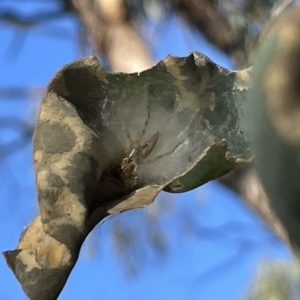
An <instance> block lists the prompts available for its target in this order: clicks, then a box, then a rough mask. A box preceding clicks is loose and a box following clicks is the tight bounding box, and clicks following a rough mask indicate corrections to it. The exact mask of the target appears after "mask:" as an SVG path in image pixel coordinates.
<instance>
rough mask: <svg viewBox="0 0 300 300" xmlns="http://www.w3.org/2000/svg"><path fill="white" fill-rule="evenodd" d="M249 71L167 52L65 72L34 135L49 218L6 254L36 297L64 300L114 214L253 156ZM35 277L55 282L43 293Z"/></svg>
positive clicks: (44, 214) (84, 64) (90, 61)
mask: <svg viewBox="0 0 300 300" xmlns="http://www.w3.org/2000/svg"><path fill="white" fill-rule="evenodd" d="M247 74H248V71H240V72H230V71H228V70H226V69H223V68H221V67H219V66H217V65H216V64H214V63H213V62H212V61H210V60H209V59H208V58H207V57H205V56H203V55H201V54H199V53H196V52H193V53H191V54H190V55H189V56H188V57H185V58H179V57H174V56H168V57H167V58H165V59H164V60H163V61H161V62H159V63H158V64H157V65H156V66H154V67H153V68H152V69H149V70H146V71H144V72H141V73H134V74H122V73H118V74H112V73H108V72H106V71H104V70H103V69H102V68H101V66H100V64H99V62H98V60H97V59H96V58H95V57H88V58H85V59H81V60H78V61H75V62H72V63H70V64H68V65H66V66H64V67H63V68H62V69H60V70H59V71H58V72H57V73H56V75H55V76H54V77H53V79H52V80H51V82H50V83H49V85H48V88H47V91H46V93H45V96H44V99H43V101H42V103H41V108H40V114H39V119H38V122H37V125H36V129H35V134H34V140H33V148H34V164H35V169H36V183H37V192H38V200H39V207H40V218H39V219H38V220H39V221H34V222H33V223H31V224H30V225H29V228H32V226H33V227H36V229H35V230H32V229H30V230H28V229H27V230H26V231H25V232H24V234H23V236H22V238H21V241H20V244H19V247H18V250H14V251H10V252H9V253H8V252H6V258H7V260H8V262H9V265H10V266H11V268H12V269H13V271H14V272H15V274H16V276H17V278H18V279H19V280H20V281H21V283H22V285H23V288H24V290H25V292H26V293H27V295H29V296H30V297H31V299H55V297H57V295H58V294H59V292H60V290H61V288H62V286H63V284H64V282H65V281H66V280H67V277H68V274H69V272H70V270H71V269H72V267H73V266H74V264H75V262H76V259H77V257H78V253H79V250H80V247H81V245H82V243H83V241H84V239H85V238H86V236H87V235H88V233H89V232H90V231H91V230H92V229H93V227H94V226H95V225H96V224H97V223H98V222H99V221H101V220H102V219H103V218H104V217H106V216H107V215H109V214H112V213H118V212H122V211H125V210H129V209H134V208H138V207H145V206H147V205H149V204H150V203H152V202H153V201H154V199H155V197H156V196H157V194H158V193H159V192H160V191H162V190H165V191H168V192H173V193H178V192H185V191H188V190H191V189H193V188H196V187H198V186H200V185H202V184H204V183H206V182H208V181H209V180H212V179H215V178H217V177H219V176H221V175H223V174H225V173H227V172H229V171H230V170H232V169H233V168H234V167H236V165H239V164H244V163H247V162H248V160H249V159H248V158H249V157H248V146H247V142H246V141H245V139H244V135H243V132H242V130H241V128H240V118H241V117H242V115H243V105H244V98H245V89H247ZM245 78H246V79H245ZM245 86H246V88H244V87H245ZM34 232H38V234H37V235H36V236H35V234H34ZM35 238H36V240H35ZM24 239H26V240H30V242H29V243H23V242H22V241H23V240H24ZM41 244H43V246H42V245H41ZM56 248H57V249H60V251H59V252H58V253H60V254H59V257H56V256H55V255H54V253H55V249H56ZM38 249H43V251H42V252H41V251H38ZM15 251H17V252H15ZM53 257H54V258H53ZM29 265H30V267H29ZM20 266H27V267H26V268H23V267H22V268H21V267H20ZM17 270H18V271H17ZM47 270H48V271H49V272H48V271H47ZM50 270H52V271H50ZM59 270H60V271H59ZM53 271H55V272H53ZM56 271H57V272H56ZM32 272H35V273H32ZM24 274H27V275H28V276H27V277H26V276H24ZM30 274H35V275H34V277H35V279H36V276H37V274H38V276H40V280H47V281H49V282H51V284H50V283H49V288H47V286H45V287H44V288H42V287H40V289H41V290H36V281H34V280H31V279H32V277H30V276H29V275H30ZM53 274H55V276H54V275H53ZM30 278H31V279H30ZM58 280H59V282H60V284H59V285H57V288H56V289H55V288H54V286H56V284H55V282H57V281H58ZM50 287H51V288H50ZM45 294H47V295H48V298H42V297H43V295H45ZM41 295H42V296H41ZM50 295H52V296H50Z"/></svg>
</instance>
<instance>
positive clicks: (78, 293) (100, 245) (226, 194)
mask: <svg viewBox="0 0 300 300" xmlns="http://www.w3.org/2000/svg"><path fill="white" fill-rule="evenodd" d="M53 28H55V30H53ZM72 28H74V23H73V21H72V20H71V19H69V18H65V19H62V20H61V21H60V22H52V23H47V24H45V25H44V26H43V27H42V28H39V29H34V30H32V31H29V32H27V33H25V34H26V35H25V36H24V37H25V39H24V43H23V44H21V46H22V47H21V48H20V51H19V52H17V51H16V52H17V53H14V51H11V50H10V49H14V48H17V46H16V45H17V43H15V46H14V42H13V41H15V42H16V41H18V39H15V40H14V36H15V34H16V31H15V30H16V29H15V28H14V27H10V26H7V25H5V24H4V23H0V36H1V43H0V88H3V87H15V86H33V87H35V86H36V87H44V86H46V84H47V82H48V81H49V80H50V78H51V77H52V76H53V74H54V73H55V72H56V71H57V69H58V68H60V67H61V66H62V65H63V64H66V63H69V62H70V61H72V60H74V59H76V58H79V57H80V52H79V47H78V44H77V41H76V36H75V34H74V33H73V37H72V34H71V35H70V37H69V38H67V39H62V38H57V36H56V35H55V33H57V32H58V31H57V29H59V30H65V31H64V32H68V29H72ZM152 32H154V37H155V38H154V39H153V40H152V42H151V44H152V45H151V46H152V50H153V55H154V58H155V60H156V61H159V60H160V59H162V58H164V57H165V56H166V55H168V54H173V55H178V56H187V55H188V54H189V52H190V51H199V52H202V53H203V54H205V55H207V56H209V57H210V58H211V59H212V60H213V61H215V62H216V63H218V64H220V65H222V66H223V67H226V68H233V64H232V62H231V60H230V59H229V58H227V57H226V56H225V55H223V54H221V53H220V52H219V51H218V50H217V49H216V48H214V47H213V46H211V45H209V44H208V43H207V42H206V41H205V40H204V39H203V38H202V37H200V36H199V35H197V34H194V33H191V32H190V31H189V30H187V29H186V28H185V27H184V26H183V25H180V22H178V20H176V19H175V18H174V19H169V20H168V21H167V22H165V23H164V24H160V25H159V26H154V27H153V28H152ZM49 33H51V34H49ZM53 33H54V34H53ZM8 51H10V52H11V53H8ZM39 100H40V99H16V100H9V99H3V98H2V99H0V179H1V180H0V191H1V194H0V195H1V196H0V197H1V202H0V232H1V234H0V250H1V251H5V250H9V249H14V248H15V247H16V245H17V241H18V239H19V235H20V233H21V231H22V230H23V228H24V226H26V225H27V224H28V223H29V222H30V221H31V219H32V218H34V217H35V215H36V214H37V212H38V209H37V203H36V194H35V187H34V176H35V175H34V170H33V165H32V155H31V153H32V148H31V145H30V143H26V144H25V146H24V147H21V148H20V149H18V151H14V150H15V149H14V148H7V147H5V145H7V143H9V142H10V141H12V140H14V139H18V138H19V137H20V132H21V134H22V130H23V133H24V128H25V129H26V127H24V126H23V127H21V129H22V130H21V131H20V130H15V129H14V128H10V129H9V128H8V127H7V124H8V123H7V122H8V120H7V119H5V118H7V117H9V118H13V117H16V118H18V119H21V120H24V122H25V123H27V124H28V128H30V126H31V124H33V123H34V121H35V118H36V113H35V108H36V107H37V104H38V101H39ZM25 133H26V131H25ZM157 201H166V203H168V204H169V205H171V206H172V210H171V212H170V213H166V214H163V215H162V216H161V217H160V225H161V226H163V228H164V232H165V233H166V235H167V237H168V243H169V247H168V252H167V254H166V255H165V256H163V257H162V258H157V257H156V256H155V255H154V254H153V253H152V252H151V251H150V250H149V251H148V252H146V253H148V254H149V253H152V254H151V255H150V254H149V255H150V256H148V257H146V258H145V260H146V261H147V263H146V265H145V266H144V268H143V269H142V270H141V272H140V273H139V275H138V276H137V277H136V278H132V277H130V276H128V275H127V273H126V272H124V268H123V267H122V264H123V262H122V260H121V259H120V258H118V254H117V253H116V251H115V249H114V246H113V243H112V239H111V237H110V235H111V230H110V228H111V227H110V222H113V221H114V220H108V221H107V222H105V223H104V224H100V225H99V226H98V227H97V229H96V230H95V232H94V233H93V234H92V235H91V237H89V238H88V240H87V242H86V243H85V245H84V246H83V249H82V251H81V255H80V259H79V261H78V263H77V266H76V267H75V269H74V271H73V272H72V274H71V276H70V279H69V281H68V283H67V284H66V287H65V289H64V290H63V292H62V294H61V295H60V297H59V299H61V300H64V299H75V300H76V299H105V300H126V299H141V298H142V299H146V300H147V299H149V300H150V299H151V300H152V299H158V300H160V299H169V298H170V299H175V300H177V299H178V300H186V299H206V300H210V299H219V298H221V299H224V300H226V299H229V300H230V299H237V298H238V297H239V296H240V295H241V293H242V292H243V290H244V289H245V288H246V287H247V285H248V284H249V282H250V280H251V278H252V276H253V275H254V273H255V267H256V265H257V263H258V262H259V261H261V260H262V259H272V258H287V257H289V255H290V254H289V251H288V250H287V249H286V248H285V246H284V245H282V244H281V243H280V242H279V241H278V240H277V239H276V238H275V237H274V236H273V235H272V233H271V232H270V231H269V230H268V229H267V227H266V226H265V225H264V224H263V223H262V222H261V221H259V220H258V218H256V216H255V215H254V214H253V213H252V212H250V211H249V210H248V209H247V208H246V207H245V206H244V205H243V203H242V202H241V201H240V200H239V198H238V197H236V196H235V195H234V194H233V193H232V192H230V191H228V190H227V189H225V188H224V187H222V186H220V185H219V184H217V183H216V182H212V183H209V184H206V185H205V186H203V187H200V188H198V189H196V190H194V191H191V192H189V193H185V194H181V195H170V194H162V195H160V196H159V197H158V199H157ZM154 205H155V204H154ZM183 212H184V213H185V215H186V218H187V219H188V221H189V222H192V223H193V224H192V225H193V226H192V227H193V228H192V229H191V230H190V231H189V230H187V229H186V228H182V224H184V223H182V222H181V223H180V222H179V221H178V220H179V218H182V216H183ZM144 215H145V212H144V211H142V210H136V211H131V212H126V213H123V214H121V215H119V216H117V217H115V218H121V219H122V221H123V222H128V224H135V223H134V222H136V224H137V226H142V222H143V217H144ZM185 222H186V220H185ZM195 228H196V229H195ZM145 230H146V229H145ZM141 243H145V241H144V240H141ZM91 245H92V246H91ZM90 248H93V249H96V252H95V253H94V254H93V255H90V254H89V249H90ZM132 255H134V254H132ZM11 299H20V300H22V299H27V298H26V297H25V296H24V294H23V292H22V289H21V287H20V285H19V283H18V282H17V281H16V279H15V278H14V276H13V274H12V272H11V271H10V270H9V269H8V267H7V266H6V264H5V261H4V259H3V258H0V300H11Z"/></svg>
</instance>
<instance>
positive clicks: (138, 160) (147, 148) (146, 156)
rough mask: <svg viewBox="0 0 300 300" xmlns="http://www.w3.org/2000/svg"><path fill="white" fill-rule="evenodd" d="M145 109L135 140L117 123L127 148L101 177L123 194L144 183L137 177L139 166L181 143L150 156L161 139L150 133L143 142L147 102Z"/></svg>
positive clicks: (167, 152)
mask: <svg viewBox="0 0 300 300" xmlns="http://www.w3.org/2000/svg"><path fill="white" fill-rule="evenodd" d="M146 108H147V109H146V111H147V112H146V117H145V121H144V123H143V127H142V130H141V131H140V133H139V134H138V136H137V138H136V139H133V138H132V135H131V134H130V132H129V130H128V129H127V128H126V127H125V126H123V125H122V124H121V122H120V121H118V122H117V126H118V128H119V129H120V130H121V131H122V133H123V134H124V135H125V137H126V139H127V140H128V143H129V147H127V149H126V150H125V151H123V153H122V154H121V158H120V159H118V160H113V161H112V162H111V163H110V165H109V166H108V167H107V168H106V169H105V171H104V172H103V175H102V177H101V178H102V179H105V180H112V181H114V182H115V183H116V184H117V185H118V186H120V187H122V188H123V189H124V191H125V192H128V191H132V190H134V189H136V188H138V187H140V186H142V185H143V184H144V183H145V180H144V179H143V178H140V177H139V174H138V167H139V166H141V165H146V164H151V163H154V162H156V161H158V160H160V159H161V158H163V157H166V156H168V155H171V154H172V153H174V151H175V150H176V149H177V148H178V147H179V146H180V145H181V144H182V142H179V143H177V144H176V145H175V146H174V147H172V148H171V150H169V151H166V152H164V153H162V154H158V155H155V156H153V155H151V154H153V150H158V149H156V148H157V142H158V140H159V139H160V138H161V133H160V132H159V131H154V133H153V132H152V133H151V134H150V135H148V136H149V138H148V139H147V140H146V141H143V140H145V133H146V130H147V128H148V124H149V121H150V105H149V101H148V103H147V106H146ZM150 156H153V157H150Z"/></svg>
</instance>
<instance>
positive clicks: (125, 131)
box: [118, 122, 133, 145]
mask: <svg viewBox="0 0 300 300" xmlns="http://www.w3.org/2000/svg"><path fill="white" fill-rule="evenodd" d="M118 125H119V126H120V128H121V130H122V131H123V133H124V134H125V136H126V137H127V139H128V140H129V143H130V145H133V140H132V138H131V136H130V133H129V131H128V130H127V129H126V128H125V127H124V126H123V125H122V124H121V123H120V122H118Z"/></svg>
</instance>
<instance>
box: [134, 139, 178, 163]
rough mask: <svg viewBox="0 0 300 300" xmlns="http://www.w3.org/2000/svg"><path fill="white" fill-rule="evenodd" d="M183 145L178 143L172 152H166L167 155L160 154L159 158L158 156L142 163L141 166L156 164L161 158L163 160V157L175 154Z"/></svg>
mask: <svg viewBox="0 0 300 300" xmlns="http://www.w3.org/2000/svg"><path fill="white" fill-rule="evenodd" d="M181 144H182V142H180V143H178V144H177V145H176V146H175V147H174V148H173V149H172V150H170V151H168V152H165V153H163V154H160V155H158V156H156V157H153V158H152V159H149V160H146V161H143V162H141V163H140V164H141V165H144V164H151V163H154V162H156V161H158V160H159V159H161V158H163V157H165V156H167V155H170V154H172V153H174V151H175V150H176V149H177V148H178V147H179V146H180V145H181Z"/></svg>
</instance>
